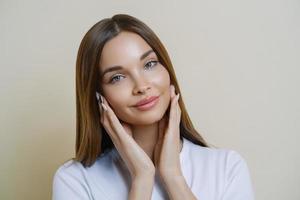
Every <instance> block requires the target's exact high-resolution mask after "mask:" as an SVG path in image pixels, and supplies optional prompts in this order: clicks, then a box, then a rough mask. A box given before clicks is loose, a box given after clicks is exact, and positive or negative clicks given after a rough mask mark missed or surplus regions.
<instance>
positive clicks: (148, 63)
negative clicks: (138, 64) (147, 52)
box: [145, 60, 158, 68]
mask: <svg viewBox="0 0 300 200" xmlns="http://www.w3.org/2000/svg"><path fill="white" fill-rule="evenodd" d="M157 63H158V61H154V60H152V61H149V62H147V63H146V65H145V67H146V68H152V67H154V66H155V65H157Z"/></svg>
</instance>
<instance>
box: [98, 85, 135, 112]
mask: <svg viewBox="0 0 300 200" xmlns="http://www.w3.org/2000/svg"><path fill="white" fill-rule="evenodd" d="M128 89H129V88H128V87H127V86H125V87H114V88H110V87H103V95H104V96H105V99H106V100H107V102H108V103H109V105H110V107H111V108H112V109H113V110H114V111H115V112H116V113H117V112H118V111H120V110H121V109H122V108H124V107H125V106H127V105H126V102H128V101H127V98H129V95H128V94H130V93H129V91H128ZM120 97H122V98H120Z"/></svg>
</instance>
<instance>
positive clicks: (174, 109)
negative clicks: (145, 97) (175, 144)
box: [169, 95, 179, 130]
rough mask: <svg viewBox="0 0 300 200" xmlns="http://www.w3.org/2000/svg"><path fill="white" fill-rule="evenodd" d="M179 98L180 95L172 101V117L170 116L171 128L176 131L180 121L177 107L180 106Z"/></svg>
mask: <svg viewBox="0 0 300 200" xmlns="http://www.w3.org/2000/svg"><path fill="white" fill-rule="evenodd" d="M178 98H179V95H176V96H175V97H173V98H172V101H171V108H170V115H169V127H170V129H171V130H175V129H174V128H176V125H177V121H178V116H177V115H178V111H177V105H178V103H177V102H178Z"/></svg>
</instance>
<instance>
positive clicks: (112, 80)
mask: <svg viewBox="0 0 300 200" xmlns="http://www.w3.org/2000/svg"><path fill="white" fill-rule="evenodd" d="M149 63H153V64H152V66H150V67H149V68H152V67H155V66H156V65H157V63H158V61H155V60H151V61H149V62H147V63H146V64H145V67H146V65H148V64H149ZM146 68H148V67H146ZM120 76H121V75H115V76H113V77H112V78H111V79H110V81H109V83H112V84H114V83H115V82H118V80H116V79H115V78H116V77H120Z"/></svg>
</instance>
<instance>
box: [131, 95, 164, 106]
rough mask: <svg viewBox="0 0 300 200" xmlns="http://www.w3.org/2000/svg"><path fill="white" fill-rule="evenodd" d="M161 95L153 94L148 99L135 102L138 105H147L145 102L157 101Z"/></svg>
mask: <svg viewBox="0 0 300 200" xmlns="http://www.w3.org/2000/svg"><path fill="white" fill-rule="evenodd" d="M158 97H159V96H151V97H149V98H146V99H143V100H141V101H139V102H138V103H137V104H135V106H136V107H138V106H142V105H145V104H148V103H150V102H152V101H155V100H156V99H157V98H158Z"/></svg>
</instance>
